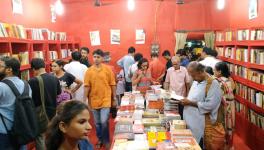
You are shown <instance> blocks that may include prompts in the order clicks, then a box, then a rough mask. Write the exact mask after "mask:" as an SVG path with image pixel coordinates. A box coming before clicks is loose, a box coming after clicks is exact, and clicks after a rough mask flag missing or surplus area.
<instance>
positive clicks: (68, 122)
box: [46, 100, 93, 150]
mask: <svg viewBox="0 0 264 150" xmlns="http://www.w3.org/2000/svg"><path fill="white" fill-rule="evenodd" d="M89 119H90V114H89V111H88V107H87V105H86V104H84V103H82V102H80V101H77V100H71V101H67V102H63V103H61V104H60V105H59V107H58V110H57V114H56V115H55V117H54V118H53V119H52V120H51V123H50V125H49V127H48V130H47V134H46V147H47V150H93V146H92V145H91V144H90V142H89V141H88V139H87V135H88V133H89V131H90V130H91V129H92V127H91V125H90V123H89Z"/></svg>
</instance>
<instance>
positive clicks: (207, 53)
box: [203, 47, 212, 55]
mask: <svg viewBox="0 0 264 150" xmlns="http://www.w3.org/2000/svg"><path fill="white" fill-rule="evenodd" d="M203 52H204V53H205V54H206V55H211V54H212V49H211V48H209V47H204V48H203Z"/></svg>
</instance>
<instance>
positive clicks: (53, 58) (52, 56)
mask: <svg viewBox="0 0 264 150" xmlns="http://www.w3.org/2000/svg"><path fill="white" fill-rule="evenodd" d="M49 54H50V59H51V60H56V59H58V53H57V51H49Z"/></svg>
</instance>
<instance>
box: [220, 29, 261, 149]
mask: <svg viewBox="0 0 264 150" xmlns="http://www.w3.org/2000/svg"><path fill="white" fill-rule="evenodd" d="M262 29H264V27H263V28H262ZM253 30H255V29H254V28H253V29H236V30H235V31H236V34H235V36H234V38H233V37H232V41H230V37H229V40H226V37H225V36H223V35H225V32H227V31H216V34H217V33H218V34H219V35H218V38H216V40H218V41H216V42H215V46H216V50H217V51H218V54H220V55H219V56H218V58H219V59H221V60H222V61H225V62H228V63H230V64H233V65H238V66H242V67H244V68H245V69H253V70H256V71H259V72H262V73H264V64H259V63H251V62H254V61H256V60H258V61H259V59H260V57H262V56H263V53H262V52H263V51H262V50H264V30H263V36H261V37H262V38H263V39H261V40H254V38H253V37H254V36H252V37H251V32H252V31H253ZM233 31H234V30H233ZM238 31H239V32H240V33H239V34H238ZM221 34H222V35H221ZM241 36H242V37H241ZM245 39H246V40H245ZM230 47H231V48H234V53H232V54H231V56H230V57H226V56H229V54H230V49H228V48H230ZM228 50H229V51H228ZM253 50H254V51H253ZM257 50H259V51H258V52H257V54H255V53H256V52H255V51H257ZM251 51H252V53H253V55H252V54H251ZM258 53H262V55H261V56H260V55H258ZM251 55H252V56H251ZM255 55H257V57H259V58H258V59H257V58H256V56H255ZM251 57H253V59H252V58H251ZM251 59H252V60H253V61H252V60H251ZM261 59H262V58H261ZM263 59H264V58H263ZM243 60H244V61H243ZM233 67H235V66H233ZM235 68H236V67H235ZM236 69H238V68H236ZM242 72H243V71H242ZM246 73H248V70H246ZM235 74H236V75H235ZM238 74H239V73H238V72H237V73H234V72H233V73H232V78H233V79H234V81H235V82H237V83H241V84H242V85H243V86H245V88H246V87H248V88H250V89H252V90H254V91H255V93H254V92H253V93H254V94H257V93H258V92H261V93H264V84H259V83H257V82H254V81H251V80H249V78H248V77H247V78H248V79H246V78H244V77H242V76H239V75H238ZM246 76H247V74H246ZM248 88H246V90H247V91H246V93H245V91H244V92H243V93H244V94H245V95H244V96H245V97H248V96H249V92H248V91H250V89H248ZM236 90H239V89H236ZM240 90H244V88H240ZM243 93H242V94H243ZM240 94H241V93H240ZM247 94H248V95H247ZM250 96H252V95H250ZM255 96H256V95H255ZM248 98H249V99H250V100H252V97H248ZM235 100H236V101H237V102H238V103H239V105H240V104H241V105H243V106H245V112H236V133H238V135H239V136H240V137H241V138H242V139H243V140H244V141H245V142H246V143H247V145H248V146H249V147H250V148H251V149H261V148H262V147H263V146H264V140H263V139H264V129H263V128H261V127H260V126H257V125H256V124H253V123H252V122H251V121H252V120H250V118H251V117H252V116H251V112H252V111H253V112H254V113H256V114H257V115H259V116H262V117H264V109H263V108H262V107H260V106H259V104H258V105H257V104H255V103H254V102H253V101H250V100H248V99H245V98H243V97H242V96H241V95H239V93H237V95H235ZM254 100H256V97H255V98H254ZM237 102H236V103H237ZM262 102H263V103H264V100H263V101H262ZM263 103H262V106H263ZM249 132H250V134H249ZM260 139H261V140H260Z"/></svg>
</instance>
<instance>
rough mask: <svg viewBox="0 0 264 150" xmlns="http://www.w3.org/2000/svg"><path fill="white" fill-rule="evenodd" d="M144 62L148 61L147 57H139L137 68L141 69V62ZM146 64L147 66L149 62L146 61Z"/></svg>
mask: <svg viewBox="0 0 264 150" xmlns="http://www.w3.org/2000/svg"><path fill="white" fill-rule="evenodd" d="M145 62H147V63H148V60H147V58H142V59H140V60H139V62H138V65H137V66H138V69H142V67H141V66H142V64H143V63H145ZM148 66H149V63H148Z"/></svg>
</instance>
